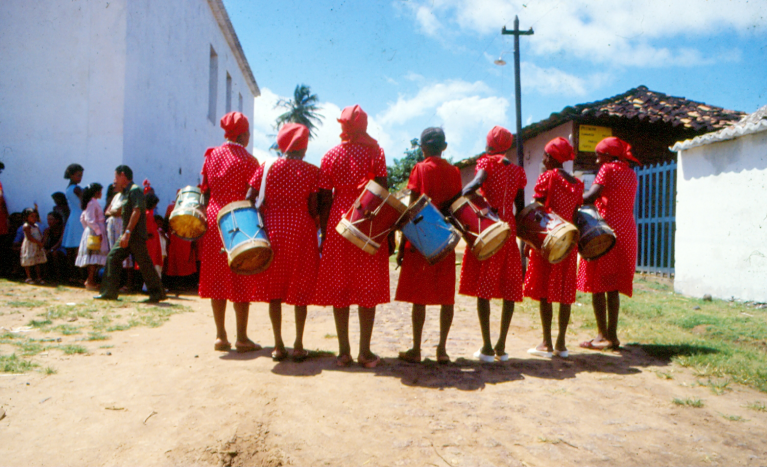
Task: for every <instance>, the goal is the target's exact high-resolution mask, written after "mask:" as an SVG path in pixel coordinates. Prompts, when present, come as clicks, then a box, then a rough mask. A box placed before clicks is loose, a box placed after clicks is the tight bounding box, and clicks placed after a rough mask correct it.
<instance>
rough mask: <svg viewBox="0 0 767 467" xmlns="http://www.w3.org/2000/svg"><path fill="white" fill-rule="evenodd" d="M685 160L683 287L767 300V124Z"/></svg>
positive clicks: (679, 271) (680, 247)
mask: <svg viewBox="0 0 767 467" xmlns="http://www.w3.org/2000/svg"><path fill="white" fill-rule="evenodd" d="M678 161H679V165H678V172H677V210H676V216H677V218H676V221H677V222H676V225H677V230H676V241H675V248H676V250H675V251H676V267H675V269H676V271H675V277H674V289H675V291H676V292H678V293H682V294H685V295H691V296H694V297H702V296H703V295H704V294H711V295H712V296H713V297H718V298H730V297H735V298H737V299H741V300H753V301H759V302H767V203H765V202H764V195H765V193H767V132H762V133H755V134H751V135H747V136H743V137H740V138H738V139H735V140H730V141H724V142H720V143H713V144H708V145H705V146H699V147H695V148H691V149H688V150H685V151H680V152H679V156H678Z"/></svg>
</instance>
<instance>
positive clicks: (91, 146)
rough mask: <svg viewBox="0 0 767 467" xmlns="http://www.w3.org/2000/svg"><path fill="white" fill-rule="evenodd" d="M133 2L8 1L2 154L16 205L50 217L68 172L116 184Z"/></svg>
mask: <svg viewBox="0 0 767 467" xmlns="http://www.w3.org/2000/svg"><path fill="white" fill-rule="evenodd" d="M125 19H126V18H125V0H110V1H109V2H105V1H79V2H69V1H67V2H62V1H59V0H35V1H27V0H4V1H2V2H0V59H2V63H3V69H2V72H0V161H3V163H4V164H5V166H6V169H5V172H4V173H3V174H2V175H1V177H2V181H3V187H4V189H5V192H6V199H7V201H8V207H9V210H10V211H11V212H14V211H20V210H21V209H23V208H24V207H27V206H30V205H31V204H32V203H33V202H34V201H37V203H38V204H39V206H40V210H41V213H42V214H43V216H42V217H43V219H44V218H45V213H47V212H48V211H50V209H51V208H52V207H53V201H52V200H51V198H50V194H51V193H53V192H55V191H64V189H65V188H66V185H67V181H66V180H64V179H63V178H62V177H63V174H64V169H65V168H66V166H67V165H69V164H70V163H73V162H77V163H79V164H80V165H82V166H83V167H84V168H85V173H84V178H83V184H86V183H89V182H94V181H96V182H99V183H101V184H103V185H105V186H106V185H107V184H108V183H110V182H111V181H112V179H113V177H114V175H113V174H114V173H113V171H112V169H113V168H114V166H116V165H118V164H119V162H120V160H121V158H122V149H123V93H122V90H123V87H124V78H125V53H124V51H125Z"/></svg>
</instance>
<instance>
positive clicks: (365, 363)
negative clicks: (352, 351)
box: [357, 355, 381, 369]
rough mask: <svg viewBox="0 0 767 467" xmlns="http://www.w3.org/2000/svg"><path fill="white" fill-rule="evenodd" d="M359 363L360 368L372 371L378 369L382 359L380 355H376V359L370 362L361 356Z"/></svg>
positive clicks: (358, 359)
mask: <svg viewBox="0 0 767 467" xmlns="http://www.w3.org/2000/svg"><path fill="white" fill-rule="evenodd" d="M357 362H359V364H360V366H362V367H363V368H368V369H371V368H375V367H377V366H378V364H379V363H381V357H379V356H378V355H375V358H374V359H372V360H368V359H366V358H365V357H363V356H362V355H360V356H358V357H357Z"/></svg>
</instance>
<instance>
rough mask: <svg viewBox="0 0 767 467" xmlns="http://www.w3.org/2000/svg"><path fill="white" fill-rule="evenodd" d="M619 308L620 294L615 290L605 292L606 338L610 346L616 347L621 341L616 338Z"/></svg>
mask: <svg viewBox="0 0 767 467" xmlns="http://www.w3.org/2000/svg"><path fill="white" fill-rule="evenodd" d="M620 310H621V296H620V294H619V293H618V291H617V290H613V291H611V292H607V340H608V341H610V347H611V348H615V349H617V348H618V347H620V345H621V343H620V341H619V340H618V315H619V314H620Z"/></svg>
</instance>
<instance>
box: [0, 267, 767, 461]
mask: <svg viewBox="0 0 767 467" xmlns="http://www.w3.org/2000/svg"><path fill="white" fill-rule="evenodd" d="M396 280H397V273H396V272H395V271H393V270H392V281H391V284H392V287H394V286H396V283H397V281H396ZM19 287H30V286H26V285H20V286H19ZM48 290H54V289H50V288H49V289H48ZM56 294H57V296H56V297H55V298H56V300H58V301H60V302H62V303H66V302H85V301H88V300H90V296H91V295H92V294H89V293H87V292H85V291H83V290H78V289H66V290H64V291H56ZM171 302H172V303H183V304H185V305H187V306H189V307H191V308H192V309H193V310H194V312H192V313H182V314H177V315H173V316H172V317H171V318H170V320H169V321H168V322H167V323H165V324H164V325H162V326H161V327H158V328H147V327H136V328H131V329H129V330H127V331H122V332H114V333H112V334H111V340H109V341H96V342H81V341H79V340H77V339H78V336H65V337H64V338H63V340H64V341H65V342H66V341H71V342H72V343H75V342H76V343H77V344H79V345H84V346H86V347H87V348H88V354H85V355H64V354H63V353H61V352H59V351H49V352H47V353H42V354H39V355H37V356H36V357H34V360H35V361H36V362H37V363H39V364H40V365H41V367H45V366H51V367H54V368H55V369H56V370H57V373H56V374H53V375H45V374H44V372H41V371H32V372H29V373H27V374H22V375H9V374H3V373H0V417H3V415H2V414H3V413H4V417H3V418H2V419H0V464H1V465H4V466H8V465H24V466H30V465H46V466H47V465H56V466H63V465H94V466H95V465H109V466H111V465H115V466H122V465H125V466H128V465H146V466H152V465H273V466H274V465H398V466H399V465H434V466H444V465H448V466H459V465H472V466H473V465H527V466H537V465H584V464H585V465H604V466H608V465H610V466H612V465H765V464H767V445H765V442H764V440H765V438H766V435H767V428H766V427H767V413H765V412H757V411H754V410H750V409H748V408H746V407H745V405H746V404H748V403H753V402H761V403H765V402H767V395H765V394H763V393H760V392H757V391H754V390H751V389H748V388H744V387H740V386H734V387H732V386H731V387H732V391H729V392H726V393H725V394H722V395H715V394H714V393H712V392H711V390H710V389H709V388H707V387H704V386H701V385H698V384H696V382H697V379H696V377H695V375H694V374H692V373H691V372H690V371H689V370H687V369H684V368H681V367H679V366H677V365H674V364H670V363H668V362H665V361H659V360H656V359H653V358H650V357H648V356H647V355H646V354H645V353H644V352H643V351H642V350H641V349H640V348H639V347H635V346H630V345H629V346H626V347H625V348H624V349H623V350H622V351H620V352H609V353H596V352H591V351H585V350H581V349H579V348H578V346H577V343H578V342H579V341H581V340H584V339H587V338H588V337H590V334H591V331H590V330H589V329H586V328H585V327H581V325H582V324H584V323H579V322H577V321H576V322H574V323H573V325H572V327H571V331H570V333H569V338H568V344H569V348H570V350H571V356H570V358H569V359H567V360H564V359H553V360H546V359H541V358H536V357H531V356H528V355H527V353H526V350H527V349H528V348H529V347H531V346H533V345H535V344H537V343H538V342H539V332H540V331H539V329H540V326H539V324H538V316H537V308H535V305H534V304H528V305H526V306H523V307H518V310H517V312H516V313H515V316H514V319H513V322H512V328H511V335H510V337H509V340H508V344H507V350H508V352H509V353H510V355H511V360H510V361H509V362H507V363H493V364H480V363H479V362H477V361H475V360H474V359H473V358H472V357H471V355H472V354H473V352H474V351H476V350H477V348H478V347H479V345H480V341H481V340H480V335H479V327H478V324H477V318H476V312H475V302H474V301H473V300H472V299H469V298H466V297H461V296H459V297H458V299H457V303H456V305H457V306H456V315H455V320H454V323H453V328H452V331H451V334H450V340H449V345H448V352H449V353H450V355H451V357H452V358H453V363H451V364H449V365H446V366H441V365H437V364H436V363H434V359H435V355H434V351H435V346H436V343H437V338H438V309H437V307H429V308H428V311H427V321H426V328H425V330H424V340H425V343H424V346H423V347H424V350H425V355H424V356H425V357H427V358H429V360H428V361H427V362H426V363H424V364H422V365H413V364H406V363H402V362H399V361H397V360H396V355H397V352H398V351H400V350H405V349H407V348H408V347H409V346H410V339H411V330H410V313H409V306H408V305H407V304H403V303H397V302H392V303H390V304H387V305H384V306H382V307H379V311H378V315H377V321H376V327H375V330H374V334H373V350H374V351H375V352H377V353H378V354H379V355H381V356H382V357H383V358H384V364H383V365H382V366H380V367H378V368H376V369H373V370H365V369H362V368H360V367H359V366H352V367H350V368H337V367H336V366H335V358H334V356H333V355H332V354H331V353H330V352H335V351H336V349H337V344H336V340H335V327H334V324H333V317H332V311H331V310H330V309H324V308H319V307H310V309H309V320H308V323H307V327H306V335H305V343H306V346H307V348H309V349H317V350H320V351H325V353H323V352H318V353H315V354H314V356H313V358H311V359H309V360H307V361H306V362H303V363H295V362H291V361H284V362H280V363H275V362H273V361H272V360H271V358H270V352H271V347H270V346H271V344H272V334H271V327H270V324H269V319H268V314H267V307H266V305H265V304H254V305H253V306H252V307H251V319H250V326H249V329H250V334H251V337H252V338H253V339H254V340H255V341H257V342H259V343H261V344H262V345H264V346H265V349H264V350H262V351H260V352H256V353H250V354H237V353H233V352H232V353H226V352H223V353H222V352H214V351H213V341H214V327H213V319H212V313H211V311H210V306H209V304H208V303H207V302H205V301H202V300H199V299H198V298H196V297H190V296H182V297H180V298H174V299H172V300H171ZM137 306H143V305H137ZM576 306H577V305H576ZM6 311H7V310H6ZM499 314H500V313H499V306H498V305H497V304H494V306H493V323H494V325H495V327H494V328H493V336H494V337H495V336H497V332H498V331H497V327H498V317H499ZM32 318H34V316H32V315H30V314H29V313H26V316H25V313H23V312H21V313H13V314H9V313H5V314H3V316H0V327H5V328H7V329H11V328H14V327H18V326H23V325H25V324H27V323H28V322H29V320H30V319H32ZM227 320H228V329H229V332H230V338H232V339H233V338H234V336H233V334H234V316H233V312H232V311H231V309H230V310H229V313H228V316H227ZM283 323H284V324H283V336H284V338H285V341H286V343H287V344H288V346H290V343H291V342H292V341H293V337H294V327H293V325H294V321H293V318H292V309H285V310H284V318H283ZM351 325H352V330H353V333H352V345H353V346H356V343H357V342H358V340H357V338H358V324H357V320H356V316H355V315H352V320H351ZM105 343H106V344H109V345H112V346H113V347H111V348H102V347H101V346H103V345H104V344H105ZM6 350H7V349H6ZM3 353H4V354H8V353H9V352H3ZM674 398H680V399H684V398H695V399H701V400H702V401H703V402H704V406H703V407H702V408H692V407H686V406H678V405H675V404H673V403H672V401H673V399H674ZM738 417H740V418H738Z"/></svg>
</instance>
